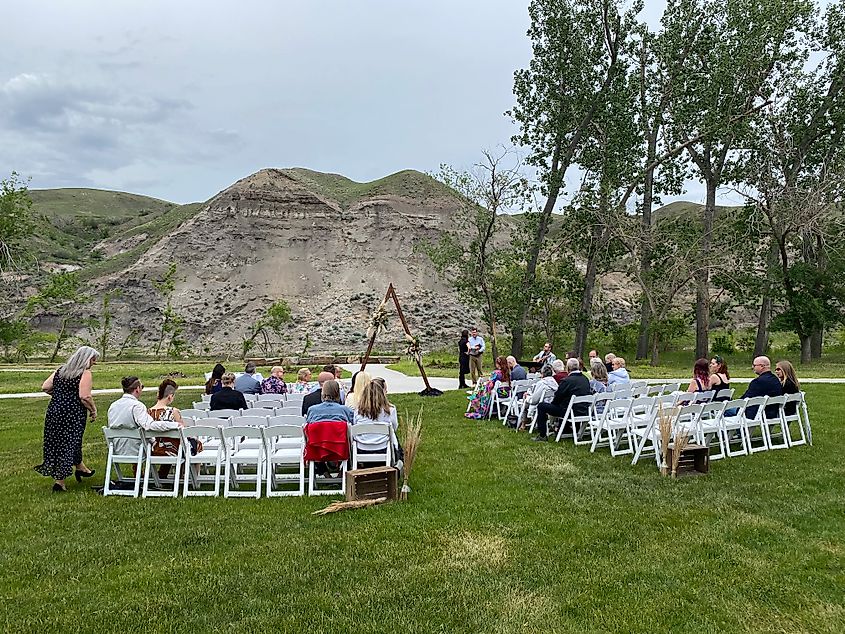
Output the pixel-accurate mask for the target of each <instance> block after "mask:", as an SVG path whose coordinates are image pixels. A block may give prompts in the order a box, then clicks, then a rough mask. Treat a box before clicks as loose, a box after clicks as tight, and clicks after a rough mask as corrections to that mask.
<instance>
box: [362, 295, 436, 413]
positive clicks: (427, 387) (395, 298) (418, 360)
mask: <svg viewBox="0 0 845 634" xmlns="http://www.w3.org/2000/svg"><path fill="white" fill-rule="evenodd" d="M389 299H393V304H394V305H395V306H396V314H397V315H399V321H401V322H402V328H403V329H404V330H405V334H406V335H408V336H409V337H411V338H413V335H412V334H411V330H410V329H409V328H408V322H407V321H405V315H403V314H402V307H401V306H400V305H399V297H398V296H397V295H396V290H395V289H394V288H393V282H391V283H390V284H388V285H387V292H386V293H385V294H384V300H383V301H382V304H386V303H387V300H389ZM378 331H379V329H378V328H373V333H372V334H371V335H370V343H369V344H368V345H367V352H366V353H365V354H364V358H363V359H362V360H361V371H363V370H364V368H366V367H367V363H368V362H369V360H370V353H371V352H372V351H373V344H374V343H375V342H376V336H378ZM414 361H416V363H417V367H418V368H419V369H420V375H421V376H422V379H423V382H424V383H425V389H424V390H423V391H422V392H420V393H419V394H420V396H442V395H443V392H441V391H440V390H438V389H437V388H434V387H431V384H430V383H429V382H428V376H427V375H426V373H425V368H424V367H423V364H422V357H421V356H420V355H414Z"/></svg>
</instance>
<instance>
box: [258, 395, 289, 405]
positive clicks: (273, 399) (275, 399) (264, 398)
mask: <svg viewBox="0 0 845 634" xmlns="http://www.w3.org/2000/svg"><path fill="white" fill-rule="evenodd" d="M283 400H285V395H284V394H259V395H258V401H259V402H260V403H263V402H270V403H277V402H279V401H283Z"/></svg>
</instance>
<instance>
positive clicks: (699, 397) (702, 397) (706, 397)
mask: <svg viewBox="0 0 845 634" xmlns="http://www.w3.org/2000/svg"><path fill="white" fill-rule="evenodd" d="M693 394H695V400H693V403H709V402H710V401H712V400H713V395H714V394H716V391H715V390H705V391H704V392H693Z"/></svg>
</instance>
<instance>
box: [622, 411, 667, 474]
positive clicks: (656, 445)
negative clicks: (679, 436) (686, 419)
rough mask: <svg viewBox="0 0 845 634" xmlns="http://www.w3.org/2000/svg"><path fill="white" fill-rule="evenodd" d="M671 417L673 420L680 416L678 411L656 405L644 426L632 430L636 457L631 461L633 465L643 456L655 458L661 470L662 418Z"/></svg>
mask: <svg viewBox="0 0 845 634" xmlns="http://www.w3.org/2000/svg"><path fill="white" fill-rule="evenodd" d="M661 415H662V416H669V417H670V418H671V419H673V420H674V418H675V417H676V416H677V415H678V410H677V409H675V408H674V407H673V406H669V407H667V408H663V407H662V406H659V405H656V406H654V407H652V408H651V410H650V412H649V418H648V420H647V421H645V424H644V425H640V426H637V427H632V428H631V437H632V438H633V440H634V444H635V448H634V457H633V458H632V459H631V464H632V465H635V464H637V462H639V460H640V458H641V457H643V456H653V457H654V460H655V461H656V462H657V467H658V468H660V461H661V453H660V442H661V439H660V427H659V424H660V416H661Z"/></svg>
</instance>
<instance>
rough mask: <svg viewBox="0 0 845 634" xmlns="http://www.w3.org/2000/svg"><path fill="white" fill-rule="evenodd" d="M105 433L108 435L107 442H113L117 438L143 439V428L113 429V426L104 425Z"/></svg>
mask: <svg viewBox="0 0 845 634" xmlns="http://www.w3.org/2000/svg"><path fill="white" fill-rule="evenodd" d="M103 435H104V436H105V437H106V442H107V443H111V441H112V440H115V439H117V438H129V439H131V440H142V439H143V436H141V428H140V427H136V428H135V429H112V428H111V427H103Z"/></svg>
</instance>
